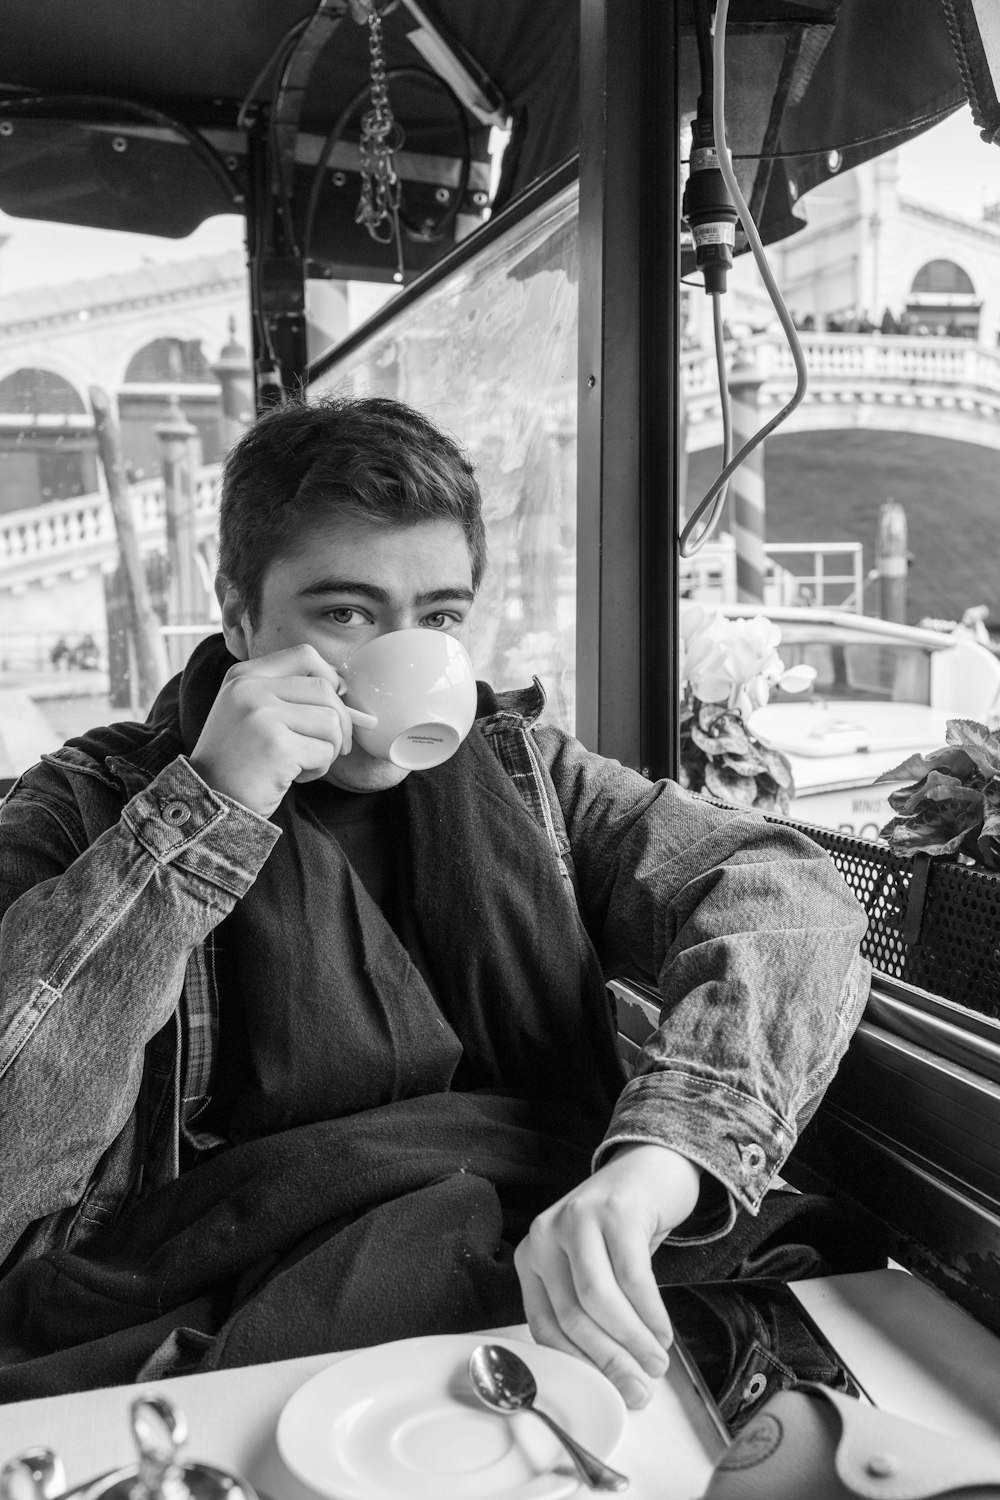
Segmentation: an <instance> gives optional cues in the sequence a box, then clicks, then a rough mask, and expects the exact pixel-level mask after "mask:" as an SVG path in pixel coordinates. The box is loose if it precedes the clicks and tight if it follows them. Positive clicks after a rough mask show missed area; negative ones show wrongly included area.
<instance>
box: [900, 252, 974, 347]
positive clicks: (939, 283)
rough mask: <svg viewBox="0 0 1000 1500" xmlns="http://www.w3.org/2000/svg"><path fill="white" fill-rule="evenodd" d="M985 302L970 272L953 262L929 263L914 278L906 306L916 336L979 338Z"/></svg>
mask: <svg viewBox="0 0 1000 1500" xmlns="http://www.w3.org/2000/svg"><path fill="white" fill-rule="evenodd" d="M982 305H983V304H982V302H981V300H980V299H979V298H977V296H976V289H975V287H974V286H973V284H972V278H971V276H969V274H968V272H967V271H964V270H963V269H962V267H961V266H960V265H957V264H956V263H955V261H953V260H929V261H928V262H927V264H926V265H923V266H921V268H920V270H919V271H918V272H917V274H916V276H915V277H914V278H913V286H912V287H911V289H910V295H909V298H908V299H907V303H906V311H907V314H908V316H909V320H910V325H911V327H910V331H911V332H913V333H937V334H940V333H947V334H953V335H955V336H956V337H960V338H968V339H975V338H978V337H979V314H980V312H981V310H982Z"/></svg>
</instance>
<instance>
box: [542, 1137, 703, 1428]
mask: <svg viewBox="0 0 1000 1500" xmlns="http://www.w3.org/2000/svg"><path fill="white" fill-rule="evenodd" d="M699 1177H700V1171H699V1168H698V1167H696V1166H695V1164H694V1163H693V1162H692V1161H690V1160H689V1159H688V1158H687V1157H686V1156H681V1155H680V1153H679V1152H677V1151H672V1150H671V1149H670V1148H669V1147H667V1146H658V1145H645V1144H639V1145H626V1146H620V1147H619V1148H618V1150H617V1151H616V1152H615V1153H614V1155H613V1156H612V1157H611V1159H610V1160H609V1161H606V1162H605V1163H604V1165H603V1166H601V1167H599V1168H598V1170H597V1171H596V1172H595V1173H594V1174H593V1176H591V1177H589V1178H588V1179H587V1180H586V1182H582V1183H580V1185H579V1186H578V1187H575V1188H574V1189H573V1191H572V1192H570V1193H567V1194H566V1196H565V1197H564V1198H560V1199H559V1201H558V1202H557V1203H554V1204H553V1205H552V1207H551V1208H547V1209H546V1210H545V1212H544V1213H541V1214H539V1216H538V1218H537V1219H536V1220H535V1221H534V1223H533V1224H532V1226H531V1229H530V1230H529V1232H528V1234H527V1235H526V1236H525V1238H524V1239H523V1240H522V1241H521V1243H520V1244H519V1245H518V1247H517V1249H516V1250H515V1252H514V1264H515V1266H516V1267H517V1274H518V1276H519V1277H520V1279H521V1292H522V1295H523V1298H524V1309H525V1314H526V1316H527V1319H528V1326H529V1327H530V1329H531V1332H532V1334H533V1336H534V1337H535V1339H537V1341H538V1343H540V1344H550V1345H551V1346H552V1347H553V1348H555V1349H562V1350H564V1351H565V1352H566V1353H568V1354H576V1355H583V1356H584V1358H586V1359H589V1360H591V1361H592V1362H593V1363H594V1364H595V1365H597V1366H598V1367H599V1368H600V1369H601V1370H603V1371H604V1373H605V1375H607V1377H608V1379H609V1380H611V1381H613V1383H614V1384H615V1385H616V1386H617V1387H618V1389H619V1391H620V1392H621V1394H622V1396H623V1397H624V1399H625V1402H626V1404H627V1405H628V1406H631V1407H639V1406H644V1405H645V1404H646V1402H647V1401H648V1400H649V1396H650V1390H649V1384H648V1377H653V1378H654V1379H655V1378H658V1377H659V1376H661V1375H662V1374H663V1373H664V1371H665V1370H666V1368H667V1365H668V1363H669V1359H668V1356H667V1353H666V1350H667V1349H668V1348H669V1346H670V1344H671V1342H672V1340H673V1330H672V1329H671V1327H670V1319H669V1318H668V1316H667V1313H666V1309H665V1308H664V1306H663V1302H662V1300H661V1298H660V1294H659V1291H658V1290H657V1287H656V1281H655V1278H654V1276H653V1271H652V1267H651V1265H650V1258H651V1256H652V1253H653V1251H654V1250H655V1249H656V1247H657V1245H659V1244H660V1242H661V1241H662V1240H663V1239H664V1238H665V1237H666V1236H667V1235H668V1234H670V1232H671V1231H672V1230H673V1229H676V1228H677V1226H678V1224H681V1223H683V1221H684V1220H685V1219H686V1218H687V1217H688V1216H689V1214H690V1213H691V1212H692V1211H693V1209H694V1207H695V1204H696V1203H697V1201H698V1189H699Z"/></svg>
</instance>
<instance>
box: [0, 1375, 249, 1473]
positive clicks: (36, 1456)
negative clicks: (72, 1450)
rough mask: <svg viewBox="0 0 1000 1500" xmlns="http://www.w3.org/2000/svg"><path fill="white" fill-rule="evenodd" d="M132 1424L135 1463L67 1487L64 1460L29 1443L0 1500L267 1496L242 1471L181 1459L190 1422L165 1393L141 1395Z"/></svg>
mask: <svg viewBox="0 0 1000 1500" xmlns="http://www.w3.org/2000/svg"><path fill="white" fill-rule="evenodd" d="M130 1423H131V1428H132V1436H133V1438H134V1440H135V1446H136V1452H137V1455H138V1461H137V1462H136V1463H135V1464H131V1465H129V1466H128V1467H127V1468H123V1469H113V1470H111V1471H110V1472H108V1473H106V1474H100V1475H98V1476H96V1477H95V1478H94V1479H88V1480H86V1481H85V1482H84V1483H83V1484H78V1485H74V1486H73V1488H72V1489H67V1488H66V1471H65V1468H64V1467H63V1463H62V1460H61V1459H60V1458H59V1457H58V1456H57V1455H56V1454H55V1453H53V1452H52V1450H51V1449H50V1448H29V1449H26V1450H25V1452H23V1453H20V1454H18V1455H17V1456H16V1457H14V1458H12V1459H9V1460H8V1461H7V1462H6V1463H5V1464H4V1466H3V1468H2V1469H0V1500H262V1497H260V1496H258V1495H257V1493H256V1491H255V1490H254V1489H253V1487H252V1486H251V1485H250V1484H248V1483H247V1481H246V1480H245V1479H242V1478H241V1477H240V1476H239V1475H237V1474H230V1473H228V1472H227V1471H226V1470H224V1469H216V1468H213V1467H212V1465H211V1464H203V1463H187V1462H181V1461H180V1460H179V1453H180V1450H181V1448H182V1447H183V1445H184V1443H185V1442H186V1441H187V1422H186V1420H185V1418H184V1414H183V1412H181V1411H180V1410H179V1409H178V1408H177V1407H176V1406H174V1405H173V1403H172V1402H170V1401H169V1400H168V1399H167V1398H166V1397H165V1396H160V1395H157V1394H156V1393H155V1392H152V1391H149V1392H144V1393H143V1394H142V1395H139V1396H136V1398H135V1399H134V1400H133V1402H132V1404H131V1407H130Z"/></svg>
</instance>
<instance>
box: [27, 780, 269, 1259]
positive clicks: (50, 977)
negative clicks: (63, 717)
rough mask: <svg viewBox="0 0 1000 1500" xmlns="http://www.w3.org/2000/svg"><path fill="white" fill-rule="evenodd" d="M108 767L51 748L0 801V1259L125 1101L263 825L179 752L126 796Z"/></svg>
mask: <svg viewBox="0 0 1000 1500" xmlns="http://www.w3.org/2000/svg"><path fill="white" fill-rule="evenodd" d="M71 756H72V752H71ZM109 779H110V778H109V777H108V774H107V772H106V770H105V768H104V766H99V765H98V764H97V763H96V762H87V761H86V758H85V757H83V756H82V755H81V756H79V757H78V763H77V764H73V763H72V760H70V761H69V762H67V763H66V764H60V759H59V757H58V756H57V757H55V758H53V760H52V761H51V762H50V763H42V764H41V765H39V766H37V767H34V768H33V769H32V770H31V771H30V772H28V773H27V774H26V775H25V776H23V777H22V778H21V779H20V781H19V782H18V783H17V784H16V786H15V788H14V790H13V791H12V792H11V793H10V794H9V795H8V797H7V799H6V800H5V801H4V802H3V804H2V805H0V914H2V920H0V1161H2V1162H3V1164H4V1166H3V1193H2V1194H0V1261H2V1260H3V1258H4V1256H5V1255H6V1254H7V1253H8V1252H9V1250H10V1248H11V1246H12V1245H13V1244H14V1243H15V1242H16V1240H17V1238H18V1237H19V1235H20V1234H21V1233H22V1231H23V1230H24V1229H25V1228H26V1227H27V1226H28V1225H30V1224H32V1223H34V1222H35V1221H36V1220H38V1219H40V1218H41V1217H42V1216H44V1215H47V1214H50V1213H53V1212H55V1211H56V1210H58V1209H61V1208H63V1207H65V1206H66V1205H68V1204H72V1203H75V1202H77V1201H78V1200H79V1199H80V1197H81V1195H82V1194H83V1192H84V1190H85V1188H86V1186H87V1183H88V1181H89V1179H90V1176H91V1174H92V1172H93V1170H94V1168H95V1166H96V1164H97V1162H98V1161H99V1159H100V1157H101V1155H102V1153H103V1152H104V1151H105V1150H106V1149H107V1148H108V1147H109V1145H110V1144H111V1143H112V1141H114V1140H115V1138H116V1137H117V1136H118V1134H119V1132H120V1131H121V1130H122V1128H123V1126H124V1125H125V1123H126V1121H127V1120H128V1118H129V1115H130V1113H131V1111H132V1109H133V1107H134V1105H135V1102H136V1098H137V1095H138V1092H139V1085H140V1082H141V1078H142V1070H143V1058H144V1049H145V1047H146V1044H147V1043H148V1042H149V1041H150V1039H151V1038H152V1037H153V1036H154V1035H155V1034H156V1033H157V1032H158V1031H159V1030H160V1028H161V1027H163V1026H164V1025H165V1024H166V1022H167V1021H168V1019H169V1018H170V1016H171V1015H172V1013H173V1012H174V1010H175V1009H176V1007H177V1004H178V1000H179V997H180V994H181V989H182V985H183V982H184V971H185V965H186V962H187V959H188V957H189V955H190V953H191V951H192V949H193V948H194V946H195V945H196V944H198V943H200V942H201V941H203V940H204V938H205V936H206V935H207V933H208V932H209V931H210V930H211V929H212V928H213V927H215V926H216V925H217V924H218V923H219V922H220V921H221V919H222V918H223V917H224V916H225V915H226V913H227V912H228V911H229V910H230V909H231V908H232V906H233V904H234V903H235V902H236V900H237V899H238V898H239V897H240V896H241V895H243V894H244V892H245V891H246V890H247V889H248V888H249V886H250V885H251V884H252V883H253V880H254V879H255V877H256V875H257V873H258V872H259V870H260V868H261V866H262V864H263V863H264V860H265V859H266V858H267V855H268V854H269V853H270V851H271V849H272V848H273V846H274V843H275V841H276V839H277V838H278V836H279V830H278V829H277V828H276V827H275V826H274V825H273V824H271V823H269V822H267V821H266V820H265V819H263V818H260V817H258V816H257V815H256V814H254V813H252V812H250V811H249V810H248V809H246V808H243V807H241V806H240V805H239V804H238V803H235V802H232V801H231V800H230V799H229V798H227V797H224V796H221V795H219V794H217V793H215V792H213V791H212V790H210V788H209V787H208V786H206V784H205V783H204V782H203V781H202V780H201V778H200V777H199V776H198V775H197V774H196V773H195V772H194V770H193V769H192V768H191V766H190V765H189V764H188V762H187V761H186V760H185V759H184V757H183V756H181V757H178V758H177V759H175V760H173V761H171V762H170V763H169V764H168V765H166V766H165V767H164V768H163V769H162V770H161V771H160V772H159V774H158V775H157V776H155V777H154V778H153V779H152V780H151V781H149V784H148V785H147V786H145V787H144V789H142V790H140V791H138V792H136V793H135V795H133V796H132V797H131V798H130V799H128V800H126V797H125V795H124V794H123V792H122V791H120V790H119V791H118V792H117V794H110V795H109V790H108V786H109ZM116 797H117V800H116ZM123 803H124V806H123V805H122V804H123ZM97 810H100V813H101V816H99V817H98V818H97V821H98V822H99V823H100V822H102V821H103V823H104V824H105V825H106V826H105V828H104V831H102V832H100V834H99V836H97V837H93V823H94V817H95V812H96V811H97ZM88 822H89V823H90V825H91V826H90V827H89V828H88Z"/></svg>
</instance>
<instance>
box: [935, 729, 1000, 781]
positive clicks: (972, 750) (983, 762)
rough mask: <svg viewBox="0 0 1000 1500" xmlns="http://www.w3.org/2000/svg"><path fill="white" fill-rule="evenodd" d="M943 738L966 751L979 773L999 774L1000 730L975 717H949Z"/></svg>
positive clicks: (986, 774)
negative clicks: (980, 721)
mask: <svg viewBox="0 0 1000 1500" xmlns="http://www.w3.org/2000/svg"><path fill="white" fill-rule="evenodd" d="M945 738H946V740H947V741H948V744H949V745H957V746H959V747H960V748H961V749H962V750H964V751H965V752H966V754H967V755H968V756H969V757H970V759H971V760H973V761H974V762H975V764H976V767H977V769H978V770H979V772H980V774H981V775H983V776H985V777H987V778H989V777H991V776H1000V732H998V731H997V730H995V729H987V728H986V725H985V724H979V723H977V722H976V720H975V719H949V720H948V730H947V733H946V735H945Z"/></svg>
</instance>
